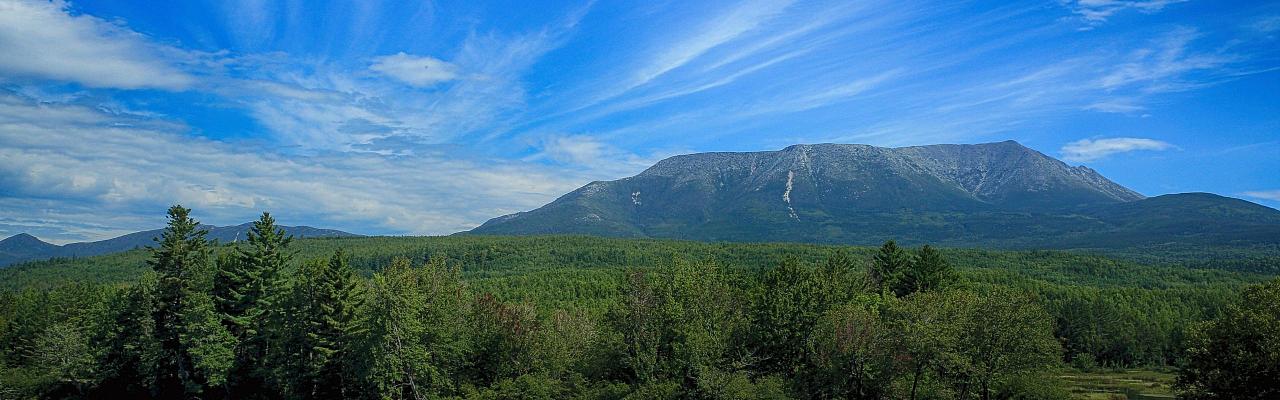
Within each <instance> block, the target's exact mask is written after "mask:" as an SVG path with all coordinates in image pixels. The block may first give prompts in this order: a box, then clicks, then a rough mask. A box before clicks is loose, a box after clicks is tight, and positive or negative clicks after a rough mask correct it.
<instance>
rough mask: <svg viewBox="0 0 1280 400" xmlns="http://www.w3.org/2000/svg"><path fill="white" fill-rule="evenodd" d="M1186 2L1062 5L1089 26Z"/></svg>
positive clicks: (1071, 1)
mask: <svg viewBox="0 0 1280 400" xmlns="http://www.w3.org/2000/svg"><path fill="white" fill-rule="evenodd" d="M1187 1H1188V0H1068V1H1065V2H1064V4H1065V5H1066V6H1067V7H1069V8H1070V9H1071V12H1073V13H1075V14H1076V15H1078V16H1080V18H1081V19H1083V20H1084V21H1085V22H1086V23H1087V24H1089V25H1090V26H1096V25H1099V24H1101V23H1103V22H1106V21H1107V19H1108V18H1111V17H1112V16H1114V15H1116V14H1120V13H1124V12H1129V11H1136V12H1141V13H1148V14H1150V13H1155V12H1159V11H1160V10H1163V9H1164V8H1165V7H1168V6H1170V5H1173V4H1178V3H1185V2H1187Z"/></svg>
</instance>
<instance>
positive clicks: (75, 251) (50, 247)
mask: <svg viewBox="0 0 1280 400" xmlns="http://www.w3.org/2000/svg"><path fill="white" fill-rule="evenodd" d="M252 226H253V223H244V224H240V225H235V226H213V225H202V226H201V228H202V229H207V230H208V231H209V234H208V235H207V236H206V237H207V238H209V239H211V240H218V241H220V242H224V243H225V242H231V241H235V240H243V239H244V238H245V234H246V233H247V232H249V228H251V227H252ZM280 228H282V229H284V230H285V232H287V233H289V234H291V235H294V236H295V237H300V238H301V237H351V236H359V235H356V234H352V233H347V232H343V231H339V230H334V229H322V228H312V227H309V226H281V227H280ZM161 231H162V230H161V229H154V230H149V231H142V232H134V233H130V234H127V235H123V236H119V237H115V238H111V239H106V240H99V241H96V242H78V243H68V244H65V245H62V246H59V245H56V244H51V243H46V242H44V241H42V240H40V239H38V238H36V237H35V236H31V235H28V234H25V233H20V234H17V235H14V236H11V237H9V238H7V239H4V240H0V267H3V266H6V265H10V264H14V263H19V262H23V261H33V260H44V259H49V258H54V257H88V256H96V255H100V254H108V253H115V252H120V251H125V250H131V249H134V248H138V247H145V246H150V245H153V244H155V242H154V241H153V240H152V239H153V238H156V237H159V236H160V232H161Z"/></svg>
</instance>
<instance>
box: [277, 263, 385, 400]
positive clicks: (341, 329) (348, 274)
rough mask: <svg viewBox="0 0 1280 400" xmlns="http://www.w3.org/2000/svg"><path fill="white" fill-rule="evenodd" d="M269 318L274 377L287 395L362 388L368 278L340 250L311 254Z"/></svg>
mask: <svg viewBox="0 0 1280 400" xmlns="http://www.w3.org/2000/svg"><path fill="white" fill-rule="evenodd" d="M291 282H292V285H291V286H289V287H288V290H287V292H285V294H284V295H283V296H280V297H279V300H278V301H279V309H278V310H279V312H274V313H273V314H271V318H269V326H270V327H269V331H270V342H269V345H270V351H268V354H266V359H268V363H266V364H268V365H270V368H271V373H270V374H269V376H270V378H271V379H273V382H274V383H275V386H276V387H279V390H280V391H282V392H283V395H284V396H285V397H287V399H344V397H353V396H356V394H355V392H353V391H358V390H364V388H365V387H364V385H362V382H361V378H360V376H358V373H357V371H358V369H360V367H361V364H362V363H364V362H362V359H361V358H362V356H365V358H367V356H369V354H367V351H364V350H361V347H360V346H361V345H362V342H364V341H362V337H364V331H362V329H364V327H365V324H364V322H362V319H361V318H360V315H361V313H360V309H361V308H362V306H364V303H365V297H364V295H365V291H364V282H362V281H361V279H360V278H358V277H357V276H356V272H355V271H353V269H352V268H351V264H349V263H348V260H347V256H346V255H344V254H343V253H342V251H340V250H339V251H337V253H335V254H334V255H333V256H330V258H329V259H315V260H308V262H306V263H303V264H302V265H301V267H300V268H298V269H297V271H296V272H294V273H293V276H292V279H291Z"/></svg>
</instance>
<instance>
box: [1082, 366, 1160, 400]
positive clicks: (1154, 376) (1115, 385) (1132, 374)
mask: <svg viewBox="0 0 1280 400" xmlns="http://www.w3.org/2000/svg"><path fill="white" fill-rule="evenodd" d="M1061 378H1062V379H1063V380H1064V381H1066V382H1067V383H1068V388H1069V389H1070V390H1071V393H1072V394H1073V395H1074V396H1075V398H1078V399H1099V400H1101V399H1108V400H1110V399H1130V400H1134V399H1140V400H1148V399H1172V398H1174V397H1175V394H1174V391H1173V379H1174V374H1172V373H1169V372H1160V371H1148V370H1122V371H1106V372H1075V371H1073V372H1068V373H1066V374H1063V375H1062V376H1061Z"/></svg>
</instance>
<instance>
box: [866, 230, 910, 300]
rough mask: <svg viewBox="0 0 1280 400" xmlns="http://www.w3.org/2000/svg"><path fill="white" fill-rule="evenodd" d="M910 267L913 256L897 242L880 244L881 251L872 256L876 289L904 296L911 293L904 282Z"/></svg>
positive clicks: (872, 275) (882, 292)
mask: <svg viewBox="0 0 1280 400" xmlns="http://www.w3.org/2000/svg"><path fill="white" fill-rule="evenodd" d="M910 268H911V256H910V255H909V254H907V252H906V251H905V250H903V249H902V248H901V247H898V243H897V242H894V241H892V240H890V241H887V242H884V245H882V246H880V251H879V252H877V253H876V255H875V256H874V258H872V262H871V271H870V272H871V278H872V280H873V281H874V282H876V289H877V290H878V291H879V292H880V293H881V294H884V293H885V292H889V293H893V294H895V295H898V296H903V295H906V294H907V293H909V291H908V288H907V287H906V286H904V285H903V283H904V279H905V278H904V277H905V275H906V273H907V270H908V269H910Z"/></svg>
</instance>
